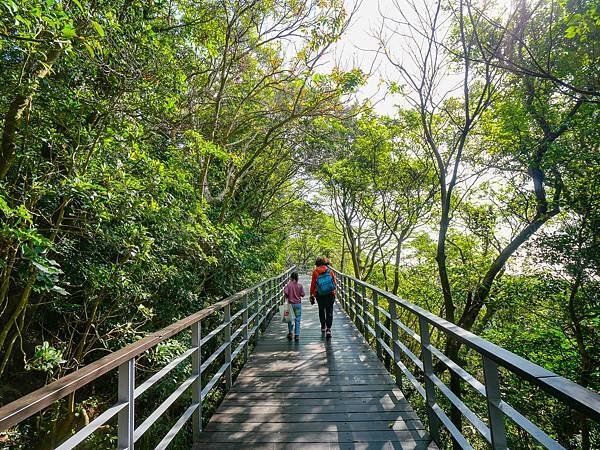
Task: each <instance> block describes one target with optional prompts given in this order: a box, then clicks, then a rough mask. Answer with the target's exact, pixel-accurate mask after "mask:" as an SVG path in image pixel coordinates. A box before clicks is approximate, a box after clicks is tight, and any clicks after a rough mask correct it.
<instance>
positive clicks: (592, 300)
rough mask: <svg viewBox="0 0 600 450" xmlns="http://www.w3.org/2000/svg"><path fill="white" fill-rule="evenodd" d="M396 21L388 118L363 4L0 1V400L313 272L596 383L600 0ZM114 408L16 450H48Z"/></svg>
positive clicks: (437, 4) (476, 3)
mask: <svg viewBox="0 0 600 450" xmlns="http://www.w3.org/2000/svg"><path fill="white" fill-rule="evenodd" d="M367 3H369V4H367ZM386 4H387V3H386ZM388 6H389V7H386V8H380V10H379V12H378V13H377V20H378V24H379V25H378V26H377V27H376V29H375V31H373V37H374V39H375V40H376V42H377V48H374V49H372V50H373V51H372V52H371V53H370V54H372V55H373V58H375V59H376V60H377V61H385V64H386V65H387V67H390V68H391V69H392V70H390V71H388V72H389V73H387V74H386V77H385V78H384V79H382V80H381V83H382V85H383V86H384V89H385V92H386V96H387V97H388V98H394V99H397V104H396V105H395V106H394V108H393V110H392V111H391V112H386V113H385V114H384V113H382V112H380V111H379V110H378V105H377V103H376V102H375V101H372V99H370V98H365V96H364V95H361V89H362V88H363V87H364V86H365V84H366V83H367V82H368V80H369V77H371V79H372V78H373V77H376V76H377V75H376V74H372V73H368V72H369V71H368V70H365V69H361V68H360V67H358V66H353V65H352V62H351V61H343V62H341V63H336V61H335V58H334V56H333V53H334V49H335V46H336V44H337V43H339V42H340V39H342V37H343V36H344V35H345V34H346V33H348V32H351V30H352V29H351V28H350V31H349V27H350V25H351V23H352V21H353V19H354V18H355V17H356V16H357V15H360V14H364V13H365V9H366V8H369V7H370V0H369V1H368V2H367V1H364V2H362V5H361V4H360V2H350V1H342V0H302V1H298V0H219V1H215V0H153V1H142V0H118V1H113V0H110V1H109V0H100V1H96V0H94V1H88V0H69V1H60V0H46V1H43V2H40V1H35V0H19V1H17V0H0V55H1V59H0V64H1V70H0V94H1V95H0V111H1V113H2V114H1V118H2V121H1V123H0V126H1V130H0V132H1V138H0V139H1V140H0V404H5V403H8V402H10V401H12V400H14V399H15V398H18V397H20V396H22V395H24V394H26V393H28V392H31V391H33V390H35V389H36V388H39V387H40V386H43V385H45V384H47V383H49V382H51V381H53V380H56V379H58V378H60V377H61V376H63V375H65V374H67V373H70V372H72V371H74V370H76V369H79V368H81V367H83V366H84V365H86V364H88V363H90V362H92V361H95V360H97V359H98V358H100V357H101V356H103V355H105V354H106V353H107V352H110V351H114V350H116V349H119V348H121V347H123V346H125V345H126V344H128V343H131V342H134V341H135V340H137V339H139V338H141V337H143V336H144V335H146V334H147V333H149V332H151V331H155V330H158V329H160V328H162V327H164V326H166V325H169V324H171V323H172V322H173V321H175V320H177V319H180V318H183V317H185V316H187V315H189V314H191V313H193V312H195V311H197V310H199V309H201V308H203V307H206V306H208V305H210V304H212V303H214V302H215V301H217V300H219V299H221V298H223V297H225V296H227V295H229V294H232V293H234V292H236V291H238V290H239V289H241V288H242V287H246V286H250V285H252V284H253V283H255V282H258V281H259V280H261V279H264V278H266V277H268V276H271V275H273V274H275V273H278V272H279V271H281V270H282V269H283V268H285V267H287V266H289V265H291V264H298V265H299V266H301V267H305V266H308V265H311V264H312V263H313V261H314V258H315V257H316V256H319V255H325V256H327V257H329V258H330V259H331V260H332V262H333V265H334V266H335V267H337V268H338V269H340V270H342V271H344V272H346V273H349V274H352V275H353V276H355V277H356V278H358V279H361V280H366V281H368V282H370V283H372V284H375V285H378V286H379V287H381V288H384V289H386V290H389V291H390V292H392V293H394V294H397V295H398V296H400V297H403V298H406V299H407V300H409V301H411V302H413V303H415V304H418V305H420V306H423V307H425V308H426V309H428V310H430V311H432V312H433V313H435V314H437V315H439V316H441V317H443V318H445V319H447V320H449V321H451V322H453V323H456V324H458V325H459V326H461V327H463V328H465V329H467V330H470V331H473V332H474V333H476V334H480V335H482V336H483V337H485V338H486V339H489V340H491V341H492V342H494V343H496V344H498V345H500V346H503V347H505V348H507V349H508V350H511V351H513V352H515V353H517V354H519V355H521V356H523V357H525V358H528V359H530V360H532V361H533V362H535V363H537V364H540V365H542V366H543V367H545V368H547V369H549V370H552V371H554V372H556V373H558V374H560V375H562V376H565V377H567V378H569V379H571V380H573V381H575V382H577V383H579V384H580V385H582V386H584V387H588V388H590V389H593V390H595V391H599V390H600V148H599V147H600V145H599V143H600V135H599V133H600V130H599V128H598V123H600V117H599V116H600V109H599V108H598V104H599V103H600V72H599V71H598V67H599V66H600V45H599V42H600V30H599V27H600V4H599V3H598V0H584V1H558V2H556V1H550V0H538V1H526V0H523V1H520V2H518V3H515V4H512V5H506V4H503V3H500V4H496V3H494V2H489V1H487V0H460V1H445V0H403V1H400V0H393V1H392V2H391V3H390V5H388ZM440 345H441V347H440V348H443V349H444V350H445V353H446V354H447V355H448V356H449V357H450V358H451V359H453V360H454V361H456V362H457V363H459V364H461V365H462V366H464V367H467V368H470V369H473V368H474V367H475V366H474V365H473V364H474V363H473V361H472V358H471V357H470V355H469V353H468V351H467V350H466V349H464V348H462V347H461V345H460V344H458V343H457V342H455V341H451V340H449V341H447V342H441V343H440ZM182 348H183V343H182V342H177V340H176V339H175V340H173V341H170V343H169V344H168V345H164V346H162V347H161V348H159V349H157V350H156V352H154V353H152V354H150V355H148V357H147V358H146V359H147V360H146V361H144V364H145V370H146V371H147V372H148V373H151V372H153V371H156V369H157V368H158V367H160V366H161V364H164V363H165V361H168V358H169V356H173V355H176V354H178V353H180V352H181V351H182ZM473 370H476V369H473ZM170 376H171V377H172V380H171V382H172V383H175V382H176V380H177V379H178V378H177V377H181V376H182V374H181V373H177V372H174V373H173V374H171V375H170ZM448 378H449V384H450V386H451V388H452V389H453V391H454V392H455V393H456V394H457V395H458V396H461V395H464V396H465V401H467V400H468V393H464V392H461V388H460V385H459V384H458V380H457V379H456V377H455V376H454V375H453V374H448ZM507 382H508V383H509V384H510V383H512V384H510V392H509V395H511V396H512V397H511V398H513V399H515V398H523V397H527V398H528V399H530V401H529V402H527V404H525V405H523V408H524V411H523V412H524V413H528V415H536V412H539V411H540V410H543V412H544V413H543V414H537V415H538V417H539V420H540V423H539V425H540V426H541V427H542V428H543V429H544V430H545V431H546V432H548V433H549V434H550V435H551V436H553V437H554V438H556V439H557V440H559V442H560V443H561V444H562V445H563V446H565V447H567V448H584V449H591V448H598V447H599V446H600V429H599V427H598V424H597V423H596V424H594V423H591V422H590V421H587V420H585V418H582V417H580V416H578V415H577V414H574V413H573V412H571V411H570V410H569V409H568V408H566V407H564V406H562V405H559V404H554V403H545V401H544V398H543V396H540V395H538V393H536V392H534V390H533V389H532V388H531V387H527V386H520V385H519V384H518V383H517V382H516V381H514V380H507ZM109 391H110V380H105V385H104V386H103V385H99V386H97V387H96V390H95V391H94V394H93V395H92V396H91V397H90V398H88V399H86V400H83V399H79V398H77V397H75V396H69V398H68V399H67V400H66V401H64V402H62V403H60V404H57V405H56V407H55V408H54V409H53V410H52V411H48V412H46V413H44V414H42V415H40V417H39V420H36V421H31V423H28V424H27V425H26V426H23V427H21V428H20V429H15V430H14V431H11V432H10V433H8V434H6V435H0V437H1V439H3V440H0V442H2V443H3V444H4V442H7V445H9V446H12V447H10V448H34V447H33V446H34V445H39V447H36V448H49V447H50V446H51V445H55V444H57V443H58V442H60V441H61V440H63V439H64V438H65V437H66V436H68V435H70V434H71V433H72V431H73V430H74V429H76V428H77V427H78V426H80V425H81V424H82V423H84V422H85V421H89V420H90V419H93V418H94V417H95V416H96V415H97V414H98V411H99V410H101V409H102V407H104V406H106V404H107V403H109V400H110V398H109V395H108V394H107V393H108V392H109ZM215 401H217V400H216V399H215ZM452 419H453V421H454V422H455V424H456V425H457V426H458V427H463V428H464V429H465V430H466V428H467V427H466V424H462V422H461V419H460V414H459V412H458V411H456V410H453V411H452ZM165 429H168V428H165ZM112 431H114V430H112ZM162 431H164V429H163V430H162ZM465 432H466V431H465ZM153 433H156V434H153ZM159 434H160V430H156V431H153V432H152V433H148V435H147V436H144V439H143V440H142V441H141V442H140V445H141V447H140V448H145V447H144V446H149V447H150V446H151V445H152V443H154V444H155V442H154V441H153V439H156V437H157V436H158V435H159ZM40 435H41V436H43V438H39V436H40ZM36 436H38V437H36ZM515 436H516V437H515V439H519V438H520V439H521V440H516V441H513V442H512V444H513V445H511V447H513V448H533V444H532V443H531V442H529V441H527V439H525V438H523V437H522V436H518V435H517V434H516V432H515ZM187 437H189V436H187ZM93 439H96V441H94V442H92V443H91V444H90V445H95V446H97V447H98V446H99V448H109V447H110V446H111V445H113V443H112V441H111V439H113V435H112V434H111V430H106V432H105V433H99V434H98V436H95V437H94V438H93ZM182 439H183V441H184V440H185V439H186V436H183V437H182ZM183 441H182V442H183ZM182 445H183V444H182ZM449 445H450V444H449ZM519 446H521V447H519Z"/></svg>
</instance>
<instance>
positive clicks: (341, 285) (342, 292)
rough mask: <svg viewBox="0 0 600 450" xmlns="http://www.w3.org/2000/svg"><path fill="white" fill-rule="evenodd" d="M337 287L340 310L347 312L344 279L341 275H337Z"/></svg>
mask: <svg viewBox="0 0 600 450" xmlns="http://www.w3.org/2000/svg"><path fill="white" fill-rule="evenodd" d="M338 278H339V287H338V298H339V299H340V303H341V304H342V309H343V310H344V311H346V312H347V311H348V310H347V309H346V277H345V276H344V274H343V273H341V272H340V274H339V277H338Z"/></svg>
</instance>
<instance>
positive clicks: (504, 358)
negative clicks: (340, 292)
mask: <svg viewBox="0 0 600 450" xmlns="http://www.w3.org/2000/svg"><path fill="white" fill-rule="evenodd" d="M332 270H333V271H334V272H335V273H336V274H339V275H343V276H344V277H346V278H348V279H350V280H352V281H354V282H357V283H359V284H361V285H363V286H365V287H367V288H369V289H371V290H372V291H375V292H377V294H378V295H381V296H382V297H385V298H387V299H388V300H392V301H394V302H396V303H397V304H399V305H400V306H402V307H403V308H405V309H407V310H409V311H410V312H412V313H413V314H415V315H417V316H418V317H421V318H423V319H425V320H426V321H427V322H428V323H429V324H431V325H433V326H434V327H436V328H438V329H439V330H441V331H443V332H444V333H446V334H448V335H450V336H452V337H453V338H455V339H457V340H459V341H461V342H462V343H464V344H466V345H467V346H468V347H470V348H472V349H474V350H476V351H477V352H479V353H481V354H483V355H485V356H487V357H488V358H490V359H492V360H494V361H495V362H496V363H498V364H499V365H501V366H503V367H506V368H507V369H510V370H512V371H513V372H515V373H516V374H518V375H520V376H521V377H522V378H524V379H525V380H527V381H529V382H531V383H533V384H535V385H536V386H539V387H540V388H542V389H544V390H545V391H546V392H549V393H550V394H553V395H555V396H556V397H559V398H561V399H562V400H564V401H565V402H567V403H568V404H569V405H570V406H571V407H573V408H575V409H577V410H579V411H580V412H583V413H585V414H587V415H589V416H590V417H591V418H593V419H595V420H600V395H598V394H597V393H596V392H594V391H592V390H590V389H586V388H584V387H583V386H580V385H579V384H577V383H575V382H573V381H571V380H569V379H568V378H565V377H562V376H560V375H557V374H556V373H554V372H551V371H549V370H547V369H544V368H543V367H541V366H539V365H537V364H535V363H533V362H531V361H529V360H527V359H525V358H523V357H521V356H519V355H516V354H515V353H512V352H511V351H509V350H506V349H504V348H502V347H500V346H498V345H496V344H493V343H491V342H489V341H487V340H485V339H483V338H482V337H480V336H477V335H476V334H473V333H471V332H470V331H467V330H465V329H463V328H461V327H459V326H458V325H455V324H453V323H452V322H449V321H447V320H445V319H442V318H441V317H438V316H436V315H435V314H433V313H431V312H429V311H427V310H426V309H423V308H421V307H419V306H417V305H415V304H413V303H411V302H409V301H407V300H404V299H401V298H400V297H398V296H396V295H394V294H392V293H390V292H387V291H385V290H383V289H381V288H379V287H377V286H374V285H372V284H370V283H367V282H365V281H362V280H359V279H357V278H355V277H353V276H351V275H348V274H345V273H343V272H340V271H338V270H336V269H334V268H332Z"/></svg>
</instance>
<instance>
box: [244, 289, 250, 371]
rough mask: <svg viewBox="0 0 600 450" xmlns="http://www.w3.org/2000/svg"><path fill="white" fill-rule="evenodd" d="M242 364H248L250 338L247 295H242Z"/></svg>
mask: <svg viewBox="0 0 600 450" xmlns="http://www.w3.org/2000/svg"><path fill="white" fill-rule="evenodd" d="M243 320H244V340H245V341H246V343H245V344H244V358H245V359H244V363H246V362H248V356H249V355H248V353H249V347H250V341H249V339H250V336H249V335H248V294H245V295H244V319H243Z"/></svg>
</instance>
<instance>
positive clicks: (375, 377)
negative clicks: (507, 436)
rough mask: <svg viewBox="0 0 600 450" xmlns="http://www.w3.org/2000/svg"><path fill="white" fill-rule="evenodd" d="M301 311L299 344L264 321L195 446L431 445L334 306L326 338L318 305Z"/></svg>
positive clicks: (283, 328) (374, 358)
mask: <svg viewBox="0 0 600 450" xmlns="http://www.w3.org/2000/svg"><path fill="white" fill-rule="evenodd" d="M301 282H302V283H303V284H304V286H305V288H307V289H306V290H307V292H308V285H309V280H308V278H307V277H302V278H301ZM302 308H303V311H302V326H301V338H300V342H288V340H287V339H286V333H287V326H286V324H284V323H281V322H280V321H278V320H275V319H274V320H273V321H272V322H271V324H270V325H269V327H268V329H267V331H266V333H265V335H264V336H263V338H262V339H261V340H260V341H259V343H258V345H257V346H256V348H255V349H254V352H253V353H252V354H251V356H250V359H249V361H248V363H247V364H246V365H245V366H244V368H243V370H242V372H241V373H240V375H239V376H238V378H237V380H236V382H235V384H234V386H233V388H232V389H231V391H230V392H229V393H228V394H227V396H226V397H225V399H224V400H223V403H222V404H221V406H220V407H219V408H218V410H217V411H216V413H215V414H214V415H213V416H212V418H211V420H210V422H209V424H208V426H207V427H206V430H205V431H204V432H203V433H201V443H200V444H199V445H197V446H196V447H195V449H196V450H199V449H270V450H275V449H290V450H292V449H306V450H313V449H314V450H321V449H332V450H333V449H369V450H376V449H427V448H437V447H435V445H433V444H430V441H429V439H428V437H427V434H426V432H425V431H424V427H423V425H422V424H421V422H420V421H419V419H418V417H417V416H416V414H415V413H414V412H413V410H412V408H411V406H410V405H409V403H408V402H407V401H406V399H405V398H404V396H403V395H402V393H401V392H400V390H399V389H398V388H397V387H396V385H395V384H394V381H393V379H392V378H391V377H390V375H389V374H388V373H387V371H386V369H385V368H384V366H383V364H382V363H381V362H380V361H379V360H378V359H377V355H376V354H375V353H374V352H373V351H372V350H371V348H370V347H369V346H368V344H367V343H366V342H365V341H364V339H363V337H362V336H361V335H360V333H359V332H358V330H357V329H356V328H355V327H354V325H353V324H352V322H351V321H350V319H349V318H348V317H347V316H346V315H345V314H344V313H343V312H342V311H341V310H340V309H339V308H338V306H337V304H336V306H335V308H334V322H333V327H332V330H333V337H332V339H331V340H330V341H326V340H325V337H324V335H322V334H321V331H320V324H319V314H318V308H317V305H316V304H315V305H314V306H311V305H310V302H308V301H304V302H303V305H302Z"/></svg>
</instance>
